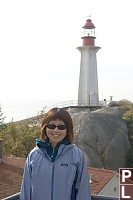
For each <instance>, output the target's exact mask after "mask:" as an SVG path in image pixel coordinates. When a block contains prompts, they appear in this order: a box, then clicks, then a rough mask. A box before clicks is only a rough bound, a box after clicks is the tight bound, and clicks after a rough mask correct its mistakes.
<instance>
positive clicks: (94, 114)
mask: <svg viewBox="0 0 133 200" xmlns="http://www.w3.org/2000/svg"><path fill="white" fill-rule="evenodd" d="M67 111H68V112H69V113H70V115H71V117H72V119H73V123H74V134H75V141H74V143H75V144H76V145H77V146H78V147H79V148H80V149H81V150H82V151H83V152H84V155H85V159H86V161H87V165H88V166H90V167H98V168H106V169H112V170H118V169H119V168H123V167H125V162H126V154H127V151H128V150H129V148H130V143H129V139H128V132H127V126H126V124H125V122H124V120H123V119H122V115H123V113H122V111H119V110H117V108H116V107H114V108H112V107H106V108H103V109H98V110H95V111H90V109H89V108H84V109H80V110H79V109H78V107H76V108H69V109H68V110H67Z"/></svg>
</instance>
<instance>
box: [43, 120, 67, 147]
mask: <svg viewBox="0 0 133 200" xmlns="http://www.w3.org/2000/svg"><path fill="white" fill-rule="evenodd" d="M48 124H49V125H51V124H52V125H56V126H58V125H65V123H64V122H63V121H61V120H58V119H57V120H51V121H50V122H49V123H48ZM46 134H47V136H48V138H49V142H50V144H51V146H52V147H53V148H55V147H56V145H57V143H59V142H61V141H62V140H63V139H64V138H65V136H66V134H67V129H66V128H65V129H64V130H59V129H58V127H54V129H51V127H50V126H48V125H47V127H46Z"/></svg>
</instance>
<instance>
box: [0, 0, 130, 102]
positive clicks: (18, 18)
mask: <svg viewBox="0 0 133 200" xmlns="http://www.w3.org/2000/svg"><path fill="white" fill-rule="evenodd" d="M132 9H133V6H132V0H100V1H99V0H66V1H63V0H56V1H55V0H49V1H45V0H36V1H35V0H32V1H31V0H21V1H20V0H1V1H0V88H1V89H0V101H1V100H4V99H8V100H10V99H20V100H23V99H25V100H29V99H32V100H36V99H38V100H47V99H49V100H76V99H77V96H78V84H79V71H80V52H79V51H78V50H77V49H76V47H78V46H81V44H82V40H81V34H82V28H81V27H82V26H83V25H84V23H85V21H86V19H87V17H88V16H89V15H91V20H92V22H93V23H94V25H95V27H96V30H95V33H96V41H95V44H96V46H99V47H101V49H100V50H99V51H98V52H97V68H98V84H99V96H100V100H102V99H104V98H106V99H109V96H113V99H114V100H120V99H128V100H131V101H133V22H132V19H133V11H132Z"/></svg>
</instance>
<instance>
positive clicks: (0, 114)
mask: <svg viewBox="0 0 133 200" xmlns="http://www.w3.org/2000/svg"><path fill="white" fill-rule="evenodd" d="M4 119H5V117H3V112H2V108H1V104H0V130H1V129H3V128H4V126H5V124H4Z"/></svg>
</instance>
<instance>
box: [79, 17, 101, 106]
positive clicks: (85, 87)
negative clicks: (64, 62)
mask: <svg viewBox="0 0 133 200" xmlns="http://www.w3.org/2000/svg"><path fill="white" fill-rule="evenodd" d="M82 28H83V30H84V31H83V34H82V37H81V38H82V46H80V47H77V49H78V50H79V51H80V53H81V62H80V77H79V90H78V105H87V106H98V105H99V95H98V76H97V59H96V53H97V51H98V50H99V49H100V47H97V46H95V39H96V37H95V26H94V24H93V23H92V21H91V20H90V19H87V20H86V23H85V25H84V26H83V27H82Z"/></svg>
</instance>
